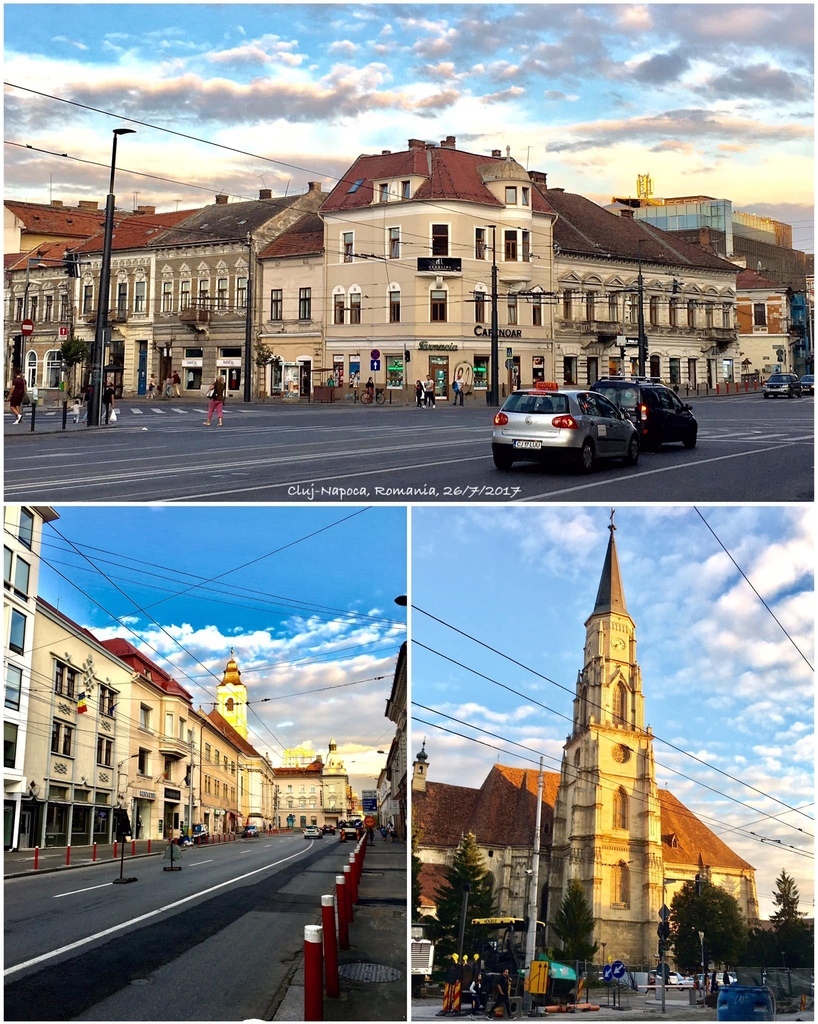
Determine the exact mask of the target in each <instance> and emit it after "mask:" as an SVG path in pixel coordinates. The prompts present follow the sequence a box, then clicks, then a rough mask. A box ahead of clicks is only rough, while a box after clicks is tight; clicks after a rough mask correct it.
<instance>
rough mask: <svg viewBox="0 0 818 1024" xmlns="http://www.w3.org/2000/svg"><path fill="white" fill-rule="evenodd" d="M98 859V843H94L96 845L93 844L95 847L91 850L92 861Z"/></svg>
mask: <svg viewBox="0 0 818 1024" xmlns="http://www.w3.org/2000/svg"><path fill="white" fill-rule="evenodd" d="M96 859H97V844H96V843H94V846H93V848H92V850H91V862H92V863H96Z"/></svg>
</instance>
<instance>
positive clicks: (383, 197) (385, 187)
mask: <svg viewBox="0 0 818 1024" xmlns="http://www.w3.org/2000/svg"><path fill="white" fill-rule="evenodd" d="M378 202H379V203H388V202H389V182H388V181H382V182H380V184H379V185H378Z"/></svg>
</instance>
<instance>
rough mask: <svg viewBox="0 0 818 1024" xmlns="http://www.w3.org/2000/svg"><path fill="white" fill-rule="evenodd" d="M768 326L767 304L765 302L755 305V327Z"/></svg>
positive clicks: (755, 303)
mask: <svg viewBox="0 0 818 1024" xmlns="http://www.w3.org/2000/svg"><path fill="white" fill-rule="evenodd" d="M766 326H767V304H766V303H765V302H754V303H753V327H766Z"/></svg>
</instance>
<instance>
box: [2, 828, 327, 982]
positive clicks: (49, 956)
mask: <svg viewBox="0 0 818 1024" xmlns="http://www.w3.org/2000/svg"><path fill="white" fill-rule="evenodd" d="M307 849H309V848H307ZM306 852H307V850H306V849H305V850H301V851H300V852H299V853H291V854H290V856H289V857H282V858H281V860H277V861H273V863H272V864H265V865H264V867H261V868H255V869H254V870H253V871H248V872H247V874H244V875H239V876H238V877H237V878H229V879H228V880H227V881H226V882H219V884H218V885H212V886H210V888H209V889H202V891H201V892H195V893H192V894H191V895H190V896H185V897H183V898H182V899H180V900H175V901H174V902H173V903H167V904H166V905H165V906H164V907H157V908H156V910H150V911H148V913H147V914H140V916H139V917H134V918H131V920H130V921H123V922H122V923H121V924H115V925H112V927H110V928H104V929H103V930H102V931H101V932H94V934H93V935H86V937H85V938H84V939H77V941H76V942H69V943H68V945H67V946H60V947H59V948H58V949H52V950H51V951H50V952H48V953H41V954H40V955H39V956H35V957H32V958H31V959H30V960H23V961H22V963H19V964H14V966H13V967H7V968H6V969H5V970H4V971H3V977H4V978H7V977H8V976H9V975H10V974H16V973H17V971H22V970H25V968H26V967H33V966H34V965H35V964H42V963H45V961H46V960H53V959H54V957H56V956H61V955H62V954H63V953H70V952H71V950H74V949H79V948H80V947H81V946H87V945H88V943H89V942H96V940H97V939H104V938H106V937H107V936H108V935H115V934H116V933H117V932H121V931H123V929H125V928H131V927H132V926H133V925H137V924H141V923H142V922H143V921H150V920H151V918H154V917H158V916H159V915H160V914H164V913H167V911H169V910H175V909H176V908H177V907H183V906H184V905H185V904H186V903H190V902H191V900H198V899H201V897H202V896H207V895H209V894H210V893H212V892H218V890H219V889H223V888H224V887H225V886H226V885H236V884H237V883H238V882H243V881H244V880H245V879H246V878H252V877H253V875H258V874H260V872H262V871H269V870H270V868H275V867H278V865H279V864H286V863H287V861H288V860H295V858H296V857H300V856H301V854H302V853H306ZM111 884H113V883H111Z"/></svg>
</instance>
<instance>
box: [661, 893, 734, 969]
mask: <svg viewBox="0 0 818 1024" xmlns="http://www.w3.org/2000/svg"><path fill="white" fill-rule="evenodd" d="M699 932H704V947H705V951H706V952H705V956H707V953H708V952H709V959H710V960H712V961H713V963H714V964H716V965H730V966H733V965H735V964H737V963H739V961H740V960H741V957H742V954H743V952H744V949H745V947H746V944H747V925H746V923H745V921H744V918H743V916H742V913H741V907H740V906H739V902H738V900H737V899H736V898H735V897H734V896H732V895H731V894H730V893H729V892H727V890H726V889H722V888H721V886H718V885H710V884H709V883H708V882H703V883H702V887H701V895H699V896H697V895H696V887H695V885H694V884H693V882H685V884H684V885H683V886H682V888H681V889H680V890H679V892H677V893H676V895H675V896H674V897H673V900H672V902H671V904H670V940H669V944H670V946H671V947H672V948H673V953H674V956H675V959H676V963H677V964H679V965H680V966H682V967H683V968H684V969H685V970H688V971H691V972H692V971H695V970H696V969H697V968H698V967H699V964H700V963H701V947H702V940H701V939H700V938H699Z"/></svg>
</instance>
